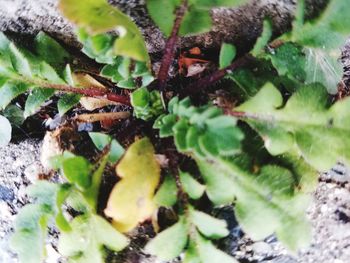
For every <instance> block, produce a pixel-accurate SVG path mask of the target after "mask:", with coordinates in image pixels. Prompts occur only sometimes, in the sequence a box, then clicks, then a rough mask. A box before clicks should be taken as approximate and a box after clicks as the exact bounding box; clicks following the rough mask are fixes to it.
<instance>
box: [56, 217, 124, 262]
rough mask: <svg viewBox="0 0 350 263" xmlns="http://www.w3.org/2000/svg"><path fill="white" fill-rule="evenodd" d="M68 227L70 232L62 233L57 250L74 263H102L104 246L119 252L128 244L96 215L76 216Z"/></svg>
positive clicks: (106, 222) (107, 223) (122, 236)
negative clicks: (70, 229)
mask: <svg viewBox="0 0 350 263" xmlns="http://www.w3.org/2000/svg"><path fill="white" fill-rule="evenodd" d="M70 225H71V228H72V231H69V232H63V233H62V235H61V237H60V240H59V244H58V250H59V251H60V253H61V254H62V255H63V256H66V257H68V258H70V259H71V260H72V261H74V262H81V263H90V262H91V263H103V262H105V260H104V258H105V254H106V253H105V251H104V246H106V247H107V248H108V249H110V250H114V251H120V250H122V249H124V248H125V247H126V246H127V245H128V243H129V242H128V239H127V238H126V237H125V236H124V235H122V234H120V233H119V232H118V231H117V230H115V228H113V226H111V225H110V224H109V222H108V221H106V220H105V219H103V218H102V217H100V216H98V215H81V216H77V217H76V218H74V219H73V220H72V222H71V223H70Z"/></svg>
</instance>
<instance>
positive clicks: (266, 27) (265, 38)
mask: <svg viewBox="0 0 350 263" xmlns="http://www.w3.org/2000/svg"><path fill="white" fill-rule="evenodd" d="M272 33H273V32H272V21H271V19H269V18H267V19H264V22H263V29H262V33H261V36H260V37H259V38H258V39H257V41H256V43H255V45H254V48H253V50H252V54H253V56H258V55H259V54H260V53H261V52H262V51H263V50H264V49H265V47H266V46H267V44H268V43H269V41H270V39H271V37H272Z"/></svg>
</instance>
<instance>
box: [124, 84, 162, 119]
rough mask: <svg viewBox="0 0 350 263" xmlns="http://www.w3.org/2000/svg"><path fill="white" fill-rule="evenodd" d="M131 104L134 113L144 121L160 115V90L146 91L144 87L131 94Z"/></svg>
mask: <svg viewBox="0 0 350 263" xmlns="http://www.w3.org/2000/svg"><path fill="white" fill-rule="evenodd" d="M131 105H132V106H133V107H134V115H135V116H136V117H137V118H139V119H142V120H146V121H147V120H150V119H152V118H154V117H157V116H159V115H161V114H162V113H163V111H164V109H163V104H162V99H161V95H160V92H159V91H156V90H153V91H148V89H147V88H145V87H143V88H139V89H137V90H136V91H134V92H133V93H132V94H131Z"/></svg>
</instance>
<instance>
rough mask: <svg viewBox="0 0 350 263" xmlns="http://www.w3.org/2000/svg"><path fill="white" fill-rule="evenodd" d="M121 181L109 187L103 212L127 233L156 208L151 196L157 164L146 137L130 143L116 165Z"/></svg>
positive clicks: (158, 174)
mask: <svg viewBox="0 0 350 263" xmlns="http://www.w3.org/2000/svg"><path fill="white" fill-rule="evenodd" d="M116 172H117V174H118V175H119V176H120V177H121V181H120V182H118V183H117V184H116V186H115V187H114V188H113V190H112V193H111V195H110V197H109V200H108V204H107V208H106V210H105V213H106V215H107V216H109V217H111V218H113V221H114V225H115V226H116V228H117V229H118V230H119V231H121V232H128V231H130V230H132V229H133V228H134V227H136V226H137V225H138V223H140V222H143V221H144V220H146V219H147V218H149V217H150V216H151V215H152V214H153V212H154V211H155V209H156V204H155V203H154V200H153V197H154V192H155V190H156V188H157V186H158V183H159V180H160V167H159V164H158V162H157V161H156V159H155V156H154V149H153V146H152V144H151V142H150V141H149V139H147V138H143V139H141V140H138V141H136V142H134V143H133V144H132V145H131V146H130V147H129V148H128V150H127V151H126V153H125V155H124V157H123V158H122V160H121V161H120V163H119V165H118V166H117V168H116Z"/></svg>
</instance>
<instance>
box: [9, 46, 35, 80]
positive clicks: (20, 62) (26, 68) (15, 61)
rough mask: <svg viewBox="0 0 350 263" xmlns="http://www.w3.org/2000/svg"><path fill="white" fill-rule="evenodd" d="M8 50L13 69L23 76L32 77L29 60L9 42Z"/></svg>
mask: <svg viewBox="0 0 350 263" xmlns="http://www.w3.org/2000/svg"><path fill="white" fill-rule="evenodd" d="M9 52H10V58H11V62H12V66H13V68H14V70H16V71H17V72H18V73H19V74H20V75H22V76H24V77H28V78H30V77H32V72H31V69H30V65H29V61H28V60H27V58H26V57H25V56H24V55H23V54H22V52H21V51H20V50H19V49H18V48H17V47H16V46H15V45H14V44H13V43H11V44H9Z"/></svg>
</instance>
